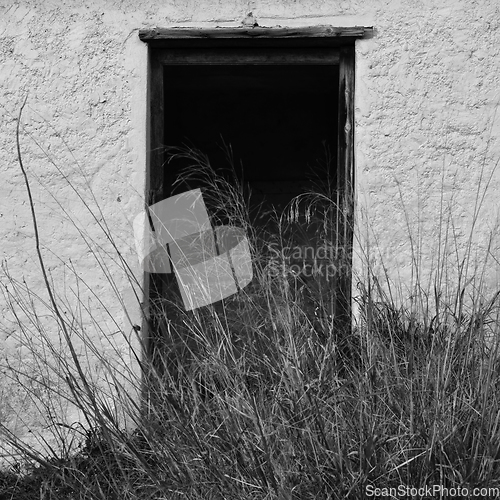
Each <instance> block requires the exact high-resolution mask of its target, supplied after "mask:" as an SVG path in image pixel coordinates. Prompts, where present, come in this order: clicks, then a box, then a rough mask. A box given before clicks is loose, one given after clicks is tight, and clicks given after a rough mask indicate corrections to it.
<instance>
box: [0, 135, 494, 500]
mask: <svg viewBox="0 0 500 500" xmlns="http://www.w3.org/2000/svg"><path fill="white" fill-rule="evenodd" d="M19 136H20V134H19V133H18V158H19V166H20V168H21V170H22V172H23V175H24V178H25V181H26V187H27V193H28V197H29V200H30V205H31V207H32V209H33V212H32V218H33V223H34V227H35V231H38V229H39V228H38V226H37V222H36V206H35V204H34V202H33V200H32V198H31V195H30V178H29V175H28V173H29V172H27V169H26V168H25V166H24V165H23V157H22V152H21V148H20V146H19ZM170 154H177V155H183V156H184V158H185V159H187V160H188V163H189V165H188V166H187V167H186V169H185V170H184V171H183V172H182V173H181V177H182V179H183V181H184V182H187V183H189V182H190V181H193V182H194V181H195V180H200V177H201V178H202V179H201V180H202V181H203V183H204V184H205V185H206V186H208V187H207V190H206V201H207V204H208V205H210V207H211V209H212V210H213V213H214V214H215V217H220V220H221V221H226V222H227V221H229V222H230V223H231V224H234V225H237V226H238V227H242V228H243V229H245V231H246V234H247V235H248V238H249V241H250V247H251V252H252V259H253V272H254V279H253V281H252V283H251V284H250V285H249V286H248V287H246V288H244V289H243V290H241V291H240V292H239V293H238V294H236V295H234V296H232V297H230V298H228V299H226V300H224V301H223V302H221V303H217V304H213V305H211V306H207V307H204V308H201V309H199V310H195V311H194V312H185V311H183V310H182V308H180V307H179V303H178V300H176V299H175V295H172V297H171V298H169V296H168V295H167V296H166V297H165V298H164V299H163V302H160V303H157V304H156V307H155V308H153V309H152V310H151V316H150V317H148V318H144V324H145V325H147V324H148V323H149V324H150V325H151V324H155V325H157V326H158V327H159V328H160V329H161V335H160V336H157V338H156V340H155V342H154V348H155V352H154V353H153V354H154V355H153V356H150V357H149V358H148V357H146V356H144V351H145V350H146V349H147V348H149V346H146V345H144V338H143V337H141V334H143V333H144V332H139V327H138V325H136V324H135V323H134V322H133V321H131V322H130V323H129V324H119V323H118V322H117V320H116V316H115V314H114V312H113V310H111V309H109V308H108V306H107V305H106V304H107V303H108V300H103V298H102V297H100V296H99V295H95V296H94V299H95V301H94V307H95V309H92V308H89V307H87V302H86V301H82V300H79V297H80V295H79V293H76V294H75V295H74V296H73V300H72V301H68V299H67V296H66V294H65V290H62V289H61V288H59V285H58V283H56V282H55V281H53V280H52V278H51V275H50V273H49V272H48V271H47V270H46V268H45V267H44V259H45V256H44V251H45V250H44V248H43V245H42V240H43V234H38V233H37V234H36V242H35V243H36V244H35V248H34V251H36V252H37V255H38V259H39V263H40V269H41V273H42V276H43V283H44V285H45V290H44V291H40V290H34V289H33V288H32V287H30V284H29V283H25V282H24V281H23V280H22V279H19V278H16V277H15V276H14V275H13V273H11V272H9V270H8V268H7V267H4V277H3V283H4V288H3V290H4V295H5V298H6V300H7V301H8V304H9V306H10V308H11V311H12V314H13V318H14V328H13V327H12V325H10V327H9V328H10V330H14V331H15V333H14V334H15V335H17V337H18V339H19V344H20V346H22V347H23V348H24V349H25V350H26V352H28V353H30V355H31V359H32V360H33V361H32V363H31V364H30V365H29V366H28V365H21V366H20V367H19V366H17V367H16V366H13V364H12V363H11V364H10V365H6V366H4V367H3V370H4V372H5V374H6V375H7V376H9V377H11V378H12V379H13V380H14V381H15V382H16V384H18V388H19V390H20V391H23V393H24V394H25V396H26V398H28V399H29V400H30V401H31V402H32V403H33V404H35V405H37V406H38V407H39V410H40V414H41V415H42V416H44V418H45V420H46V423H47V426H48V427H47V429H48V430H49V431H50V432H51V433H52V438H51V439H48V438H44V439H45V444H46V446H45V450H44V451H43V452H40V451H36V450H35V449H34V448H33V447H32V446H31V445H30V444H29V443H26V442H23V441H22V440H20V439H18V437H17V436H16V435H15V434H14V433H13V432H12V431H11V430H10V429H9V428H8V427H7V426H5V425H2V427H1V432H2V436H3V443H4V446H6V447H8V448H9V451H11V452H12V451H13V450H14V451H16V452H17V453H18V457H19V458H18V461H17V465H15V466H13V467H14V468H11V469H6V470H4V472H2V473H1V475H0V491H1V492H2V494H3V498H16V499H35V498H40V499H65V498H67V499H70V498H71V499H76V498H79V499H101V500H104V499H113V498H120V499H140V498H144V499H146V498H147V499H151V498H157V499H167V498H168V499H174V498H190V499H197V498H199V499H210V498H214V499H219V498H227V499H231V500H233V499H239V498H241V499H247V498H256V499H260V498H261V499H272V498H276V499H307V498H311V499H312V498H315V499H317V498H325V499H326V498H331V499H334V498H339V499H340V498H362V497H364V496H365V494H367V493H368V492H369V491H372V490H371V489H370V488H374V487H379V488H383V487H385V488H397V487H400V486H401V485H404V486H407V487H415V488H419V487H424V486H432V485H441V486H442V487H443V488H469V489H470V491H472V488H474V487H478V488H481V487H484V488H486V487H488V488H494V487H500V484H499V483H500V479H499V478H500V473H499V472H500V470H499V469H500V467H499V465H500V431H499V417H498V416H499V415H500V404H499V398H498V384H499V382H500V370H499V357H498V338H499V336H498V324H499V322H498V319H499V318H498V313H499V308H498V306H499V295H498V293H497V292H495V293H493V294H492V295H491V296H490V297H489V298H488V299H485V294H484V290H483V289H482V288H481V286H479V285H480V284H481V277H480V276H477V278H478V281H477V282H476V286H475V287H474V288H472V289H467V286H466V284H468V283H469V280H468V272H469V271H466V270H468V269H472V268H474V265H475V264H476V263H474V262H473V260H472V259H473V257H474V255H473V254H472V252H469V253H467V252H466V253H465V254H464V255H462V256H461V257H460V259H459V261H458V263H459V266H458V269H457V272H458V281H456V282H454V283H451V282H446V283H444V281H445V277H444V273H443V272H441V270H442V269H444V268H445V267H444V266H445V263H444V259H445V258H446V255H448V253H446V252H443V254H442V255H441V256H440V259H438V262H439V263H438V265H437V269H436V274H435V281H434V284H435V287H434V290H431V291H435V293H434V294H432V293H431V294H429V293H428V289H427V288H425V287H424V286H420V285H421V282H419V278H418V276H420V274H418V273H419V271H421V269H420V268H419V266H420V265H421V264H420V261H419V255H418V245H417V244H416V242H415V241H414V240H412V238H413V236H412V232H411V231H409V234H410V236H409V238H410V243H411V247H412V248H414V251H413V253H412V254H411V260H412V263H413V265H414V266H415V269H414V271H415V273H414V276H415V279H414V281H413V282H412V300H410V301H408V300H407V298H406V297H403V296H402V293H403V292H402V291H403V287H398V284H397V283H396V284H395V283H394V282H392V281H390V279H389V278H387V280H386V281H385V282H384V281H383V280H381V279H380V277H379V276H376V275H375V274H374V273H373V272H372V270H371V269H370V266H369V263H370V255H369V254H366V253H365V254H363V255H361V257H362V258H363V259H364V262H365V263H366V264H367V266H366V269H365V274H364V275H363V278H362V279H359V281H356V282H355V283H354V284H355V285H356V288H357V290H358V294H357V297H356V301H357V304H358V310H359V314H358V315H357V317H356V318H355V321H354V325H353V327H352V328H347V329H346V330H345V331H342V330H341V329H339V325H338V323H336V321H335V315H334V314H332V310H331V300H330V298H328V294H326V295H325V281H324V276H312V277H310V278H308V279H304V278H303V277H301V276H300V275H297V273H296V272H294V268H293V267H292V265H291V264H292V262H291V260H290V259H289V258H288V255H287V253H286V252H285V251H281V250H283V249H284V248H286V247H287V246H289V243H290V241H289V240H288V239H287V238H290V234H293V229H294V228H296V227H297V221H301V223H302V224H311V225H312V227H316V228H318V227H319V228H324V229H325V231H324V233H321V230H320V231H319V234H320V238H321V237H325V238H327V237H328V235H329V234H331V231H333V228H334V227H335V225H336V217H337V215H338V212H337V206H336V199H335V197H334V196H333V194H334V193H332V192H331V191H329V190H325V191H324V192H318V193H314V194H313V195H311V196H310V197H302V198H301V199H300V200H296V202H295V203H294V204H293V205H292V206H291V207H290V210H289V211H288V212H285V215H284V216H283V217H281V218H279V217H277V219H276V221H275V228H277V231H276V230H274V231H273V232H271V233H269V232H266V231H264V230H262V229H259V227H257V226H255V225H253V224H252V216H251V213H250V212H249V203H248V192H247V191H246V190H245V186H244V185H242V184H239V183H238V182H237V180H235V179H232V180H231V179H229V180H228V178H227V177H223V176H220V175H218V173H217V172H215V171H214V170H213V169H212V168H211V167H210V164H209V162H208V160H207V158H205V157H204V156H203V155H201V154H199V153H197V152H194V151H190V150H182V151H176V152H174V151H170ZM483 187H484V186H483ZM75 191H76V192H75V196H79V195H80V194H81V193H79V191H78V190H75ZM318 200H321V203H319V202H318ZM478 200H479V202H478V203H479V204H480V203H481V196H480V195H478ZM84 204H85V206H86V207H87V209H88V210H89V211H90V213H91V214H95V215H96V219H95V223H96V224H98V223H99V224H101V226H100V227H101V229H102V234H103V239H104V240H107V241H108V242H111V244H110V246H108V247H106V248H108V249H109V248H111V249H112V250H113V251H114V252H115V255H114V259H113V261H112V262H113V264H109V260H108V259H107V258H103V254H104V255H105V256H107V257H108V256H109V255H110V252H109V251H108V250H106V249H104V248H103V247H102V245H99V244H95V243H96V242H94V241H90V240H89V238H88V234H87V233H86V231H85V230H84V229H83V228H78V230H79V232H80V235H81V238H83V240H84V241H85V242H87V243H88V248H89V249H90V251H91V253H92V255H93V256H94V258H95V260H96V262H97V263H98V265H99V269H100V272H102V276H103V279H104V280H106V281H107V283H108V284H109V286H110V289H111V290H115V291H116V292H117V293H116V298H115V299H114V300H117V301H119V300H121V299H120V294H119V293H118V290H117V286H116V280H117V272H118V270H119V271H120V272H121V273H122V275H123V276H125V277H126V279H128V280H129V282H130V286H131V287H132V289H133V290H134V291H135V292H134V293H136V295H137V301H138V303H140V301H141V300H142V297H141V293H142V290H141V282H140V281H137V280H136V278H135V277H134V274H133V272H132V266H130V265H129V264H128V263H127V262H126V261H125V259H124V258H123V257H122V255H123V254H122V252H121V249H120V245H119V244H117V243H116V242H115V241H114V240H113V231H112V229H111V228H110V227H109V226H108V225H106V224H105V223H103V222H102V220H101V218H100V217H99V216H98V214H97V213H96V212H95V208H94V207H93V206H91V204H90V203H88V202H84ZM61 209H64V207H61ZM69 215H71V214H69ZM306 215H307V216H306ZM301 217H302V219H301ZM442 220H443V226H444V227H443V234H445V230H446V227H445V226H446V218H445V217H443V219H442ZM304 221H305V222H304ZM294 224H295V226H294ZM291 229H292V230H291ZM306 229H307V228H306ZM409 229H411V227H409ZM306 233H307V231H306ZM470 237H471V239H472V238H473V237H474V236H473V231H471V236H470ZM293 241H295V240H293ZM293 241H292V243H293ZM316 241H318V240H316ZM271 245H272V246H271ZM270 246H271V248H272V250H273V251H270V250H269V249H270ZM332 258H333V259H334V260H333V261H332V262H331V264H332V265H333V266H335V268H339V262H338V255H334V257H332ZM344 264H345V263H344ZM447 264H450V263H447ZM64 265H65V266H66V272H67V274H68V279H69V277H70V278H71V280H72V283H73V290H76V291H80V293H81V294H82V295H81V296H83V295H84V292H85V293H90V294H92V290H91V287H90V285H89V284H88V283H87V282H86V280H85V278H84V277H82V276H81V275H80V274H79V273H78V270H77V269H76V268H75V267H73V266H72V265H71V264H68V263H65V264H64ZM110 266H113V267H112V269H111V267H110ZM484 267H485V266H484ZM485 272H486V271H485ZM443 283H444V284H445V285H446V287H447V294H441V293H439V290H440V289H441V288H440V287H441V285H443ZM453 290H454V292H453V293H452V291H453ZM330 292H331V291H330ZM331 293H334V292H331ZM325 297H326V298H325ZM166 314H168V315H167V316H166ZM171 314H175V317H176V318H177V319H176V321H175V322H173V321H171V318H172V317H173V316H169V315H171ZM92 318H96V319H95V320H92ZM97 318H99V319H97ZM109 324H112V325H113V327H112V330H116V331H117V332H119V336H120V338H121V341H120V342H115V341H114V340H111V336H110V335H109V331H110V329H109V328H110V327H109ZM89 325H90V326H91V327H92V328H89ZM55 332H56V334H55ZM96 332H97V333H98V334H99V336H100V338H102V339H103V345H104V344H106V342H107V341H108V339H109V346H108V348H107V349H103V347H102V346H99V347H98V346H96V345H95V338H96V337H95V335H93V334H95V333H96ZM124 347H125V348H126V349H125V350H124ZM89 360H90V361H91V362H90V363H89V362H88V361H89ZM89 366H90V369H89ZM97 366H98V367H99V371H97V370H95V369H92V368H95V367H97ZM145 383H146V384H147V386H146V387H145V385H144V384H145ZM138 395H142V399H141V398H140V397H138ZM65 401H66V402H67V403H68V404H69V405H72V407H75V408H76V410H77V411H78V415H79V417H80V421H79V423H78V424H74V425H71V424H68V423H64V422H59V421H58V418H59V417H58V416H57V415H59V414H60V413H59V410H60V408H59V407H58V405H61V404H62V403H61V402H63V403H64V402H65ZM462 491H463V490H462Z"/></svg>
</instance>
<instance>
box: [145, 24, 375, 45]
mask: <svg viewBox="0 0 500 500" xmlns="http://www.w3.org/2000/svg"><path fill="white" fill-rule="evenodd" d="M372 35H373V28H372V27H366V26H352V27H334V26H311V27H305V28H262V27H258V26H257V27H255V28H247V27H241V28H211V29H205V28H189V29H188V28H149V29H141V30H139V38H140V39H141V40H142V41H143V42H151V41H156V40H158V41H159V40H200V39H204V40H211V39H235V38H236V39H247V40H248V39H277V38H278V39H279V38H281V39H294V38H369V37H371V36H372Z"/></svg>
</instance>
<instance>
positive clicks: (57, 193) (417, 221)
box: [0, 0, 500, 445]
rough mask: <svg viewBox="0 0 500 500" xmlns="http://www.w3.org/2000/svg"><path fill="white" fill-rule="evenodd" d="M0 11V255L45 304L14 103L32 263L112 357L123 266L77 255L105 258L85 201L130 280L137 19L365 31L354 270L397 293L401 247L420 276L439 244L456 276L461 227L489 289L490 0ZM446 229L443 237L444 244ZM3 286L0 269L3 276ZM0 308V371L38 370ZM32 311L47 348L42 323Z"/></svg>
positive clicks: (138, 101)
mask: <svg viewBox="0 0 500 500" xmlns="http://www.w3.org/2000/svg"><path fill="white" fill-rule="evenodd" d="M1 4H2V5H0V96H1V97H0V104H1V114H0V115H1V128H0V180H1V182H0V237H1V241H2V245H1V250H0V253H1V258H2V261H3V262H4V263H6V265H7V266H8V272H9V274H10V275H11V276H12V277H14V278H15V279H17V280H21V281H22V280H26V283H27V284H28V286H29V287H30V289H31V290H34V291H36V292H37V293H38V294H40V295H41V296H42V297H43V298H44V299H46V294H45V292H44V288H43V282H42V279H41V274H40V269H39V266H38V263H37V260H36V254H35V251H34V231H33V227H32V223H31V217H30V211H29V205H28V203H27V195H26V190H25V188H24V185H23V178H22V175H21V172H20V169H19V166H18V163H17V155H16V145H15V137H16V133H15V130H16V117H17V114H18V112H19V109H20V106H21V104H22V102H23V100H24V99H25V97H26V96H27V99H28V100H27V105H26V108H25V111H24V115H23V118H22V123H21V125H22V127H21V149H22V153H23V158H24V163H25V166H26V168H27V170H28V173H29V176H30V179H31V181H32V189H33V196H34V200H35V204H36V208H37V212H38V222H39V226H40V233H41V238H42V245H43V247H42V251H43V252H44V256H45V258H46V260H47V267H48V270H49V272H50V274H51V277H52V278H51V279H53V280H54V283H56V285H57V287H58V290H60V293H61V295H63V296H64V297H67V301H68V307H74V304H75V301H74V296H75V294H77V295H80V296H81V297H83V298H84V303H85V304H87V305H88V307H89V308H90V309H91V310H92V316H93V317H94V318H99V315H101V316H102V319H97V320H96V321H94V322H93V321H92V320H91V318H90V317H89V314H87V313H86V312H85V311H82V313H81V322H82V324H83V325H84V327H85V331H86V332H87V333H88V336H89V338H91V339H92V343H93V345H96V346H98V348H99V349H109V352H110V355H109V356H110V358H111V357H113V349H114V348H115V347H116V348H117V349H120V350H121V351H120V352H121V353H122V358H123V359H124V360H125V362H126V360H127V359H128V358H127V356H128V355H129V353H128V351H127V343H126V341H125V339H126V338H132V337H133V329H132V325H133V324H134V322H137V321H139V319H138V318H139V307H138V305H137V301H136V300H135V298H134V295H133V293H132V291H131V287H130V286H129V284H128V283H127V280H126V279H125V277H124V274H123V273H122V272H120V270H119V269H118V268H113V270H112V271H111V276H112V277H113V279H114V281H115V285H116V286H115V288H114V289H113V288H112V287H111V286H110V283H109V279H107V278H105V277H104V275H103V272H102V270H101V269H100V267H99V266H98V264H97V263H96V260H95V258H94V257H93V253H92V251H91V248H93V249H94V252H95V251H99V255H100V256H101V258H102V259H103V262H104V263H105V265H109V266H112V265H113V264H112V261H113V259H112V258H108V257H106V252H111V254H113V251H112V248H111V246H110V243H109V241H108V240H107V239H106V237H105V235H104V234H103V231H102V230H101V229H100V228H99V225H98V224H97V222H96V221H95V220H94V219H93V218H92V216H91V214H90V213H89V212H88V210H87V209H86V208H85V203H87V204H90V207H91V208H92V209H93V210H94V211H95V210H96V206H97V205H99V207H100V208H101V210H102V213H100V212H95V213H96V214H97V219H98V220H101V221H102V220H106V221H107V222H108V224H109V227H110V229H111V232H112V234H113V237H114V238H115V240H116V241H117V242H119V246H120V251H121V252H122V254H123V256H124V257H125V258H126V259H127V261H129V262H130V264H131V265H132V266H134V267H133V272H134V273H136V275H138V276H139V275H140V272H139V269H137V267H136V262H135V253H134V244H133V236H132V228H131V223H132V220H133V218H134V216H135V215H136V214H137V213H138V212H139V210H140V209H141V207H142V194H143V191H144V185H145V172H146V90H147V89H146V82H147V47H146V45H145V44H143V43H141V42H140V41H139V39H138V36H137V31H138V29H139V28H145V27H154V26H160V27H175V26H183V27H195V26H199V27H215V26H239V25H240V24H241V22H242V20H243V19H244V18H245V16H246V15H247V14H248V13H249V12H253V15H254V16H255V18H256V19H257V21H258V23H259V24H260V25H261V26H270V27H272V26H313V25H318V24H330V25H334V26H354V25H365V26H374V27H375V30H376V34H375V37H374V38H373V39H371V40H363V41H359V42H357V45H356V71H357V73H356V109H355V114H356V186H355V188H356V194H357V227H356V248H355V252H356V257H355V263H356V267H355V272H356V276H363V274H364V273H366V266H365V265H364V263H365V261H366V258H365V257H364V254H365V253H367V252H368V253H369V256H368V260H369V262H370V265H371V267H372V269H373V270H374V271H375V273H376V274H377V275H378V276H379V277H380V278H381V280H383V279H384V277H385V276H386V275H387V276H389V277H390V278H391V279H393V280H394V281H396V282H399V283H402V288H403V289H404V290H403V291H404V293H406V289H407V290H408V293H411V284H412V280H414V279H415V275H414V273H413V272H412V255H413V256H415V257H416V258H417V259H418V260H419V262H420V264H419V268H420V270H421V273H422V275H421V280H422V283H424V282H425V280H426V279H427V278H428V276H429V273H430V272H431V270H432V269H435V268H436V266H437V263H438V262H437V257H438V255H440V254H442V253H445V254H448V257H449V259H448V261H449V262H450V266H449V271H450V273H453V270H454V269H456V251H455V250H458V252H459V255H460V252H462V253H463V252H465V251H466V250H467V248H468V247H467V240H468V237H469V234H470V232H471V230H472V229H474V233H475V235H474V238H473V246H472V252H473V255H475V254H476V253H477V256H478V257H477V260H476V261H477V262H480V263H484V262H485V257H484V256H485V254H487V253H488V252H489V256H490V259H489V262H488V263H487V267H486V273H485V277H486V281H487V284H488V286H489V287H490V288H494V287H495V286H496V285H497V283H498V278H499V276H498V266H497V265H496V264H497V263H498V262H497V259H498V257H499V252H498V241H497V239H496V229H497V225H498V215H499V214H498V203H497V197H498V196H497V193H498V192H499V187H500V186H499V182H500V178H499V174H498V172H497V171H496V170H495V165H496V162H497V160H498V158H500V144H499V142H498V131H499V129H500V117H499V118H497V117H496V108H497V103H498V100H499V97H500V96H499V90H498V89H499V88H500V85H499V81H498V80H499V78H500V76H499V75H500V57H499V55H500V54H499V50H500V49H499V47H500V6H499V5H498V2H497V1H496V0H481V1H473V0H439V1H437V0H422V1H418V0H417V1H411V2H410V1H404V0H394V1H383V0H369V1H356V0H346V1H338V0H334V1H324V0H300V1H290V0H281V1H271V0H253V1H232V2H227V1H225V0H219V1H215V2H214V1H212V0H211V1H208V0H184V1H171V2H153V1H145V2H141V3H140V4H138V3H137V2H131V1H120V2H118V1H104V0H93V1H86V2H75V1H72V0H70V1H66V2H58V1H47V2H43V3H41V2H36V1H34V0H33V1H29V0H24V1H19V2H7V1H5V0H4V1H3V2H1ZM68 181H69V183H71V184H72V185H73V186H74V187H76V188H77V190H78V193H80V194H81V196H82V197H83V200H85V203H84V202H83V201H82V200H81V199H79V198H78V196H77V195H76V193H75V191H74V190H73V189H72V188H71V186H70V185H69V183H68ZM486 182H489V188H488V192H487V193H486V195H485V197H484V200H483V207H482V210H481V213H480V214H479V216H478V217H476V219H477V223H475V224H473V220H474V210H475V208H474V207H475V203H476V200H477V199H478V197H479V198H482V190H481V189H479V191H478V186H479V185H480V183H482V187H483V188H484V186H485V185H486ZM93 197H94V198H93ZM450 214H451V215H450ZM449 217H451V220H450V218H449ZM72 221H73V222H72ZM446 228H447V229H448V232H446V231H445V229H446ZM79 230H80V231H83V233H84V235H85V236H86V239H87V241H85V239H83V238H82V234H81V233H80V232H79ZM409 234H411V238H410V237H409ZM443 234H447V235H448V237H449V238H450V242H451V243H452V244H450V246H449V247H447V246H446V245H445V243H444V240H443ZM89 245H90V247H89ZM455 247H456V248H455ZM96 249H98V250H96ZM74 273H77V274H78V276H79V277H80V278H81V279H82V280H84V282H85V284H86V285H82V281H80V283H79V286H77V284H78V281H77V280H76V279H75V275H74ZM472 274H473V275H475V276H479V274H478V272H474V273H472ZM7 282H8V279H7V278H6V277H5V276H3V277H2V283H7ZM86 286H88V288H86ZM117 294H118V296H119V297H120V298H121V299H122V300H123V303H120V301H118V300H116V295H117ZM25 295H26V296H27V295H28V294H27V293H26V294H25ZM101 301H102V302H101ZM39 307H40V308H41V309H40V311H42V312H43V307H42V306H41V305H40V306H39ZM125 309H126V310H128V311H129V312H130V314H131V317H130V318H129V317H127V315H126V314H125V313H124V310H125ZM106 311H108V312H106ZM108 313H109V314H108ZM0 314H1V315H2V318H3V325H4V326H2V329H1V330H0V354H1V357H2V358H3V359H7V360H8V362H9V363H10V364H13V365H15V364H16V363H20V365H21V366H23V367H26V366H30V363H31V364H32V365H33V370H34V371H36V359H35V360H34V359H32V357H30V354H29V351H30V349H29V348H27V347H26V346H23V345H22V343H21V342H20V341H19V332H18V331H17V330H16V327H15V325H14V324H12V323H11V322H10V321H11V320H12V319H13V318H12V315H11V314H10V313H9V311H8V306H7V301H6V299H1V298H0ZM110 318H113V319H114V320H115V321H116V322H115V323H114V322H113V321H111V319H110ZM44 321H46V323H44V325H46V327H47V334H48V336H49V337H51V336H52V337H51V338H53V339H54V342H56V343H57V335H58V334H57V328H56V326H55V325H54V322H53V321H50V320H44ZM30 335H31V338H33V337H35V340H36V336H34V334H32V333H30V332H27V337H26V338H28V339H29V338H30ZM77 346H80V347H82V345H81V342H80V344H78V342H77ZM81 352H83V348H82V351H81ZM84 358H85V359H84ZM82 359H84V361H85V366H87V367H89V368H90V370H91V373H94V374H96V373H98V372H97V367H96V363H97V362H96V359H95V356H94V357H92V355H88V356H87V357H83V358H82ZM2 364H5V363H2ZM54 383H55V382H54ZM1 386H2V389H1V391H2V392H1V394H2V404H1V407H0V419H1V420H2V421H3V422H4V423H5V424H6V425H8V426H9V427H10V428H11V429H12V430H13V431H14V432H15V433H16V434H17V435H18V436H20V437H22V438H25V439H31V440H32V441H33V444H34V445H35V444H36V440H35V437H37V436H40V435H43V436H45V437H46V436H47V433H48V430H47V428H46V427H45V426H46V424H45V423H44V421H43V416H44V412H45V414H46V410H45V409H44V408H41V412H37V411H36V408H35V407H34V404H33V403H31V402H30V401H29V399H26V397H25V396H23V394H24V393H23V392H22V391H21V390H20V388H19V386H18V385H17V384H16V383H14V382H11V381H9V379H8V378H4V379H3V380H2V384H1ZM53 404H54V405H55V406H56V407H57V406H62V407H63V408H59V410H60V412H61V416H60V419H61V420H60V421H66V422H67V423H69V424H71V423H72V422H74V421H75V420H78V419H79V418H81V415H78V414H77V413H75V411H74V409H71V407H67V408H66V407H65V405H64V404H61V405H59V403H57V402H56V403H53ZM16 408H17V410H19V409H22V411H21V413H22V415H21V416H19V415H18V416H17V417H15V414H16V412H15V411H14V410H15V409H16ZM59 410H58V411H59ZM17 413H18V414H19V411H17ZM29 430H32V431H33V433H31V434H30V433H29Z"/></svg>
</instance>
